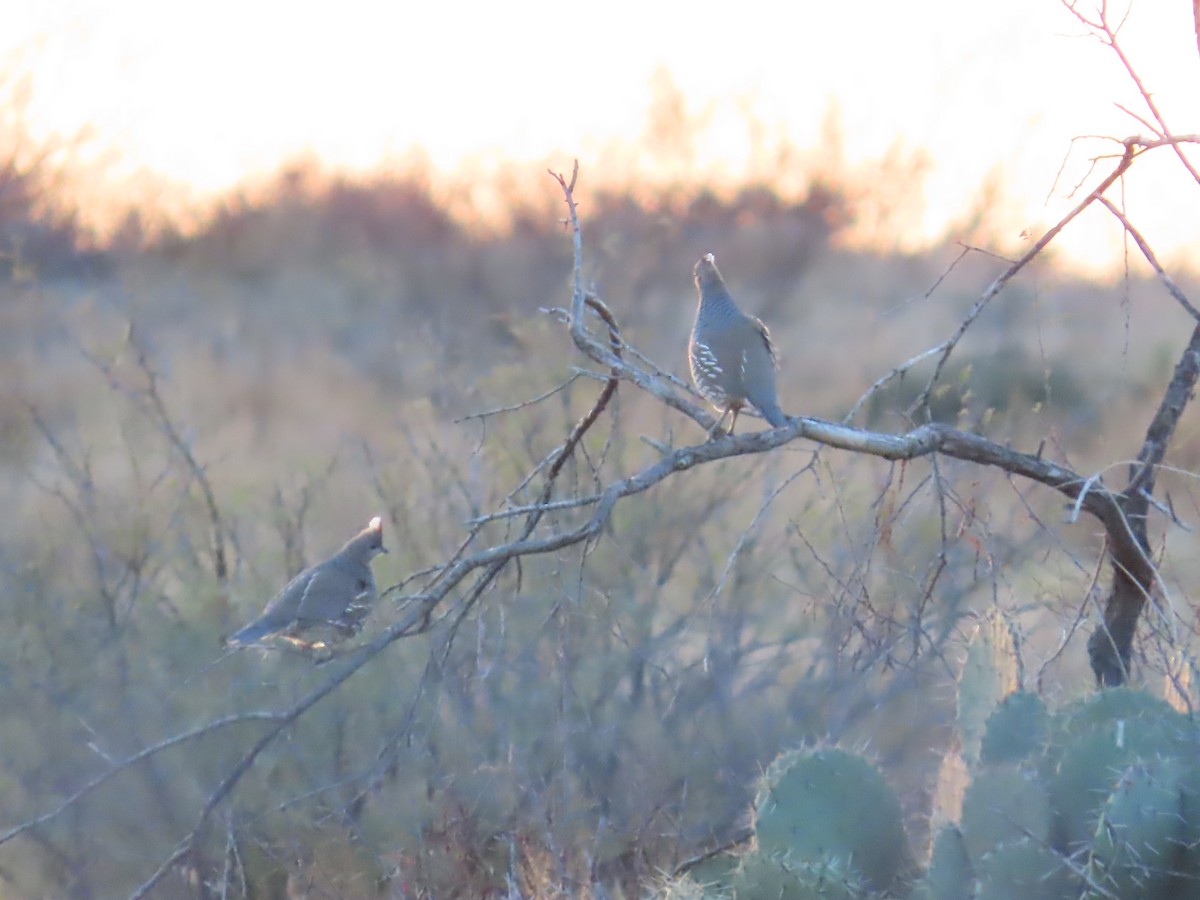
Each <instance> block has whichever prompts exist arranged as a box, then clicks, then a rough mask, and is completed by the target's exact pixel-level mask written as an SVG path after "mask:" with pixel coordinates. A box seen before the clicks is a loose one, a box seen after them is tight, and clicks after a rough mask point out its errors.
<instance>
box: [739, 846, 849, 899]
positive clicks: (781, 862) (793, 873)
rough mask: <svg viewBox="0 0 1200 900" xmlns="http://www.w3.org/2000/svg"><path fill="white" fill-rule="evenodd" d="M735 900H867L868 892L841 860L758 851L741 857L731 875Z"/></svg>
mask: <svg viewBox="0 0 1200 900" xmlns="http://www.w3.org/2000/svg"><path fill="white" fill-rule="evenodd" d="M732 886H733V897H734V898H735V900H867V898H869V897H871V896H872V892H871V891H870V889H869V888H867V887H866V885H865V884H864V882H863V880H862V877H861V876H860V875H859V874H858V873H857V872H855V871H854V870H853V869H852V868H850V866H848V865H847V863H846V862H845V861H844V860H841V859H838V858H835V857H833V858H829V859H825V860H816V861H812V860H801V861H797V860H794V859H792V858H791V857H790V856H789V855H788V854H786V853H764V852H762V851H761V850H760V851H758V852H755V853H750V854H747V855H746V856H744V857H742V863H741V865H740V866H738V869H737V871H735V872H734V873H733V880H732Z"/></svg>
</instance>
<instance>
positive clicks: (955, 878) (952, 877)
mask: <svg viewBox="0 0 1200 900" xmlns="http://www.w3.org/2000/svg"><path fill="white" fill-rule="evenodd" d="M974 881H975V870H974V868H973V867H972V866H971V858H970V856H969V855H968V854H967V844H966V842H965V841H964V840H963V836H962V832H961V831H959V830H958V828H957V827H956V826H954V825H946V826H945V827H944V828H942V830H941V831H939V832H938V836H937V837H936V838H935V839H934V841H933V855H932V856H931V857H930V859H929V870H928V871H927V872H926V873H925V878H924V880H923V882H922V884H921V888H922V889H923V891H924V894H925V896H926V897H928V900H970V898H971V897H972V896H973V895H974V894H973V891H974V888H973V887H972V885H973V883H974Z"/></svg>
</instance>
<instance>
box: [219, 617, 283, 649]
mask: <svg viewBox="0 0 1200 900" xmlns="http://www.w3.org/2000/svg"><path fill="white" fill-rule="evenodd" d="M275 631H278V629H277V628H276V627H275V626H274V625H272V624H271V623H269V622H265V621H263V620H262V619H259V620H257V621H255V622H251V623H250V624H249V625H247V626H246V627H244V628H241V629H239V630H238V631H235V632H234V633H233V634H231V635H230V636H229V637H227V638H226V639H225V645H226V646H227V647H247V646H249V645H250V644H256V643H258V642H259V641H261V640H262V639H263V638H265V637H267V636H268V635H270V634H271V633H272V632H275Z"/></svg>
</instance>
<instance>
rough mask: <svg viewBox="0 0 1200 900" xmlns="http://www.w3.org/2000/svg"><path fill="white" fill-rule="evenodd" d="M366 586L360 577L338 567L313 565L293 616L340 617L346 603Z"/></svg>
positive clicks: (351, 600) (346, 605)
mask: <svg viewBox="0 0 1200 900" xmlns="http://www.w3.org/2000/svg"><path fill="white" fill-rule="evenodd" d="M369 588H370V585H369V584H368V583H366V582H365V581H364V580H363V579H362V578H361V577H360V576H358V575H355V574H354V573H353V572H347V571H346V570H345V569H343V568H341V567H340V566H330V565H325V566H317V568H315V569H313V573H312V578H310V579H309V581H308V584H306V585H305V586H304V594H303V595H302V596H301V598H300V608H299V611H298V612H297V614H296V618H297V619H306V620H310V621H317V622H332V621H334V620H335V619H339V618H341V617H342V615H343V614H345V612H346V609H347V608H348V607H349V606H350V604H351V603H353V602H354V601H355V600H356V599H357V598H358V597H359V595H361V594H363V593H364V592H366V591H368V590H369Z"/></svg>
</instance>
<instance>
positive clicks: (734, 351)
mask: <svg viewBox="0 0 1200 900" xmlns="http://www.w3.org/2000/svg"><path fill="white" fill-rule="evenodd" d="M692 274H693V275H695V277H696V291H697V293H698V294H699V300H700V302H699V305H698V306H697V307H696V324H695V326H694V327H693V328H692V339H691V341H690V342H689V343H688V362H689V364H690V365H691V369H692V380H693V381H694V382H696V388H697V390H699V391H700V393H701V394H703V395H704V399H706V400H707V401H708V402H709V403H711V404H712V405H713V406H715V407H716V408H717V409H719V410H720V411H721V418H720V419H719V420H717V424H716V425H714V426H713V428H712V431H711V432H710V434H715V433H716V432H717V431H719V430H720V428H721V425H722V424H723V423H724V422H725V417H726V416H728V415H729V414H730V413H732V414H733V420H732V421H731V422H730V423H729V433H730V434H733V428H734V426H735V425H736V424H737V417H738V412H739V411H741V409H742V408H743V407H745V406H751V407H753V408H754V409H756V410H758V412H759V413H761V414H762V416H763V418H764V419H766V420H767V421H768V422H770V423H771V427H772V428H779V427H780V426H782V425H786V424H787V423H788V417H787V416H785V415H784V414H783V410H782V409H780V408H779V399H778V397H777V396H776V394H775V348H774V347H773V346H772V345H771V335H770V334H768V333H767V326H766V325H764V324H763V323H762V322H760V321H759V320H758V319H756V318H754V316H748V315H746V314H745V313H743V312H742V311H741V310H740V309H738V308H737V304H736V303H734V302H733V297H731V296H730V295H729V289H728V288H726V287H725V282H724V280H723V279H722V278H721V273H720V272H719V271H717V261H716V258H715V257H714V256H713V255H712V254H711V253H706V254H705V255H704V256H703V257H702V258H701V259H700V261H699V262H698V263H696V267H695V269H693V270H692Z"/></svg>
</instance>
